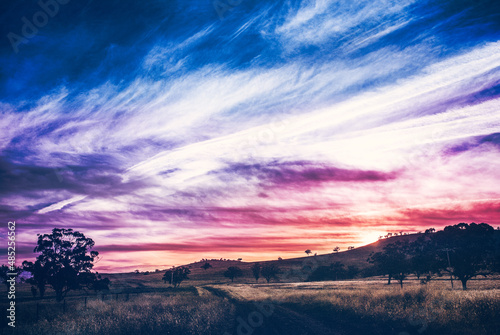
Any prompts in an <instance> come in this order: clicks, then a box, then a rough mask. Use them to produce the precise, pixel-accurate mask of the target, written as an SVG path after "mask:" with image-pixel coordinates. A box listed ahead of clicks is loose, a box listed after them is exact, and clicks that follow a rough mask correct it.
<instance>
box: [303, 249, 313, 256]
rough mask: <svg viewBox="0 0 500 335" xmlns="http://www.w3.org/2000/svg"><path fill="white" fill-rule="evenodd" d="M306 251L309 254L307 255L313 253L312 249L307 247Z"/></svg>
mask: <svg viewBox="0 0 500 335" xmlns="http://www.w3.org/2000/svg"><path fill="white" fill-rule="evenodd" d="M304 252H305V253H306V254H307V256H309V254H311V253H312V251H311V250H310V249H307V250H306V251H304Z"/></svg>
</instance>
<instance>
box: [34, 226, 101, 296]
mask: <svg viewBox="0 0 500 335" xmlns="http://www.w3.org/2000/svg"><path fill="white" fill-rule="evenodd" d="M93 246H94V241H93V240H92V239H91V238H87V237H85V235H84V234H82V233H80V232H77V231H73V229H60V228H54V229H53V230H52V233H51V234H43V235H38V242H37V246H36V247H35V249H34V252H39V253H41V254H40V255H39V256H38V257H37V260H36V262H35V263H34V264H33V263H31V262H26V263H25V265H26V268H25V269H26V270H27V271H30V272H31V271H33V272H31V273H32V275H33V280H34V282H36V284H37V286H38V287H39V289H40V288H41V287H43V288H45V283H47V284H49V285H50V286H52V288H53V289H54V291H55V292H56V299H57V300H58V301H61V300H62V299H63V298H64V297H65V296H66V294H67V293H68V292H69V291H71V290H78V289H82V288H90V287H91V286H92V285H93V283H94V281H95V280H96V274H95V273H92V272H91V269H92V267H93V266H94V264H93V262H94V260H95V259H96V258H97V256H98V255H99V253H98V252H97V251H90V249H92V247H93ZM40 295H41V296H42V290H40Z"/></svg>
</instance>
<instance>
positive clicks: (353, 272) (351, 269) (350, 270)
mask: <svg viewBox="0 0 500 335" xmlns="http://www.w3.org/2000/svg"><path fill="white" fill-rule="evenodd" d="M358 273H359V268H358V267H357V266H356V265H349V266H348V267H347V271H346V275H347V278H349V279H352V278H354V277H356V276H357V275H358Z"/></svg>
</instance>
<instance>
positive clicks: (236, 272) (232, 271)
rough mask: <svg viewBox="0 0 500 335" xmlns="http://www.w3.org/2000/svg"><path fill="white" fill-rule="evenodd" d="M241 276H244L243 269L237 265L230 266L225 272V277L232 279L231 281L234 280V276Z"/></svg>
mask: <svg viewBox="0 0 500 335" xmlns="http://www.w3.org/2000/svg"><path fill="white" fill-rule="evenodd" d="M241 276H243V271H241V269H240V268H239V267H237V266H230V267H228V268H227V270H226V271H225V272H224V277H226V278H229V279H231V282H234V278H238V277H241Z"/></svg>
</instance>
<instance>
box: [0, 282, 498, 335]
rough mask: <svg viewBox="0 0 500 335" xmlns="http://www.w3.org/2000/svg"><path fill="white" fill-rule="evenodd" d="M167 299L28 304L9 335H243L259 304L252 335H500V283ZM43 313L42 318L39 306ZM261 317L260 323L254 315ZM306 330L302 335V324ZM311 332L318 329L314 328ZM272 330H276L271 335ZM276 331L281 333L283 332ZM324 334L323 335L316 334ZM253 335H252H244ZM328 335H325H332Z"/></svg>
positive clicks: (358, 286) (199, 290)
mask: <svg viewBox="0 0 500 335" xmlns="http://www.w3.org/2000/svg"><path fill="white" fill-rule="evenodd" d="M187 284H188V283H187V282H186V284H184V283H183V286H181V287H180V288H177V289H175V290H174V289H171V290H164V291H162V292H154V293H145V292H146V291H147V290H148V289H150V288H149V287H148V286H144V288H143V289H144V291H143V292H139V291H137V292H136V293H131V294H130V295H124V294H121V295H118V296H116V294H115V295H114V296H113V294H111V293H109V294H108V295H107V296H106V298H105V300H104V301H102V297H99V296H88V299H87V306H86V307H85V304H84V300H83V299H84V296H85V295H80V296H77V295H75V296H73V297H68V298H67V299H66V307H65V312H63V310H62V305H61V303H56V302H55V301H54V300H53V299H44V300H38V299H25V300H24V301H20V302H19V304H18V306H17V311H18V313H17V324H16V328H15V329H12V328H10V327H9V328H5V327H3V328H0V333H3V334H23V335H24V334H26V335H30V334H37V335H38V334H47V335H48V334H58V335H62V334H103V335H106V334H113V335H114V334H148V335H152V334H220V335H224V334H226V332H227V334H237V333H238V332H237V329H238V328H237V325H238V324H237V322H236V321H237V320H238V319H240V320H241V319H244V320H248V318H249V317H250V316H251V315H252V313H254V312H255V311H256V310H255V307H253V306H254V303H255V302H260V303H264V302H265V303H266V304H267V305H269V306H272V309H273V311H274V312H273V313H271V315H265V319H266V322H265V323H263V324H262V325H259V326H255V327H253V328H252V334H286V335H290V334H292V335H293V334H319V333H318V331H317V329H328V330H332V333H333V334H349V335H353V334H368V333H369V334H396V335H407V334H464V335H465V334H497V333H498V329H500V318H499V317H498V316H499V315H500V282H499V281H497V280H481V281H479V280H478V281H471V285H470V288H471V289H470V290H469V291H465V292H464V291H462V290H461V289H460V288H459V287H456V288H455V290H451V289H450V287H449V286H450V284H449V282H446V281H434V282H430V283H429V284H427V285H421V284H419V283H418V282H417V281H408V283H407V284H406V285H405V287H404V288H403V289H400V288H399V286H398V285H391V286H387V285H385V280H382V279H375V280H359V281H335V282H306V283H304V282H302V283H271V284H248V283H246V284H236V283H235V284H227V283H225V284H203V285H199V286H198V285H197V286H187ZM37 303H38V304H40V306H43V308H41V310H40V315H39V317H38V320H37V318H36V317H35V311H36V304H37ZM254 316H255V315H254ZM299 321H300V322H301V324H302V325H304V323H305V324H306V327H304V328H303V329H311V330H310V331H306V332H304V330H303V329H302V330H301V331H300V332H298V331H295V332H294V329H296V327H295V325H296V323H295V324H294V322H299ZM308 324H310V327H308V326H307V325H308ZM266 327H271V328H272V329H266ZM276 329H281V330H279V331H276ZM312 329H316V330H312ZM243 333H244V334H246V333H245V332H243ZM324 334H325V333H322V335H324Z"/></svg>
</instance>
